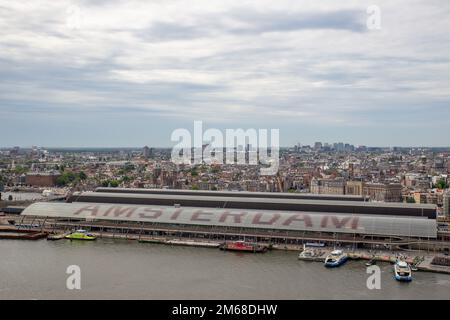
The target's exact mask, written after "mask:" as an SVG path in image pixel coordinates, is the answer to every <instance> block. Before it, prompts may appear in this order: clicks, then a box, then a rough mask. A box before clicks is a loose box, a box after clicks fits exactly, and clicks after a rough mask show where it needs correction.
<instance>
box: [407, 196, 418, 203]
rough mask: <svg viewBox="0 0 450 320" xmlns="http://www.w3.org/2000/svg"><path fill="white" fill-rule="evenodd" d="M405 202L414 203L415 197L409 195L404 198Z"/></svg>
mask: <svg viewBox="0 0 450 320" xmlns="http://www.w3.org/2000/svg"><path fill="white" fill-rule="evenodd" d="M406 202H407V203H416V199H414V198H413V197H409V198H406Z"/></svg>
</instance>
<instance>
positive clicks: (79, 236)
mask: <svg viewBox="0 0 450 320" xmlns="http://www.w3.org/2000/svg"><path fill="white" fill-rule="evenodd" d="M65 238H66V239H70V240H95V239H97V237H96V236H94V235H92V234H90V233H87V231H86V230H82V229H79V230H76V231H75V232H72V233H71V234H68V235H67V236H65Z"/></svg>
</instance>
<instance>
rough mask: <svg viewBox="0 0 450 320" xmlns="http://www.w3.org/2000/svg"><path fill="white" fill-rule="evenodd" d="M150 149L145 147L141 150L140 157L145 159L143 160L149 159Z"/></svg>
mask: <svg viewBox="0 0 450 320" xmlns="http://www.w3.org/2000/svg"><path fill="white" fill-rule="evenodd" d="M150 151H151V150H150V148H149V147H147V146H145V147H144V148H143V149H142V156H143V157H144V158H145V159H148V158H149V157H150Z"/></svg>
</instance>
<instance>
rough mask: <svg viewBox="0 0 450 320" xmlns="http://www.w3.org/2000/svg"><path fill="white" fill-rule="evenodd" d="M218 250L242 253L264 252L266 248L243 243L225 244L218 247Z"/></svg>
mask: <svg viewBox="0 0 450 320" xmlns="http://www.w3.org/2000/svg"><path fill="white" fill-rule="evenodd" d="M220 250H230V251H244V252H255V253H256V252H258V253H260V252H266V251H267V247H266V246H262V245H259V244H256V243H248V242H245V241H232V242H225V243H223V244H222V245H221V246H220Z"/></svg>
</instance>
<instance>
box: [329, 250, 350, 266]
mask: <svg viewBox="0 0 450 320" xmlns="http://www.w3.org/2000/svg"><path fill="white" fill-rule="evenodd" d="M347 260H348V255H347V254H346V253H344V252H343V251H342V250H334V251H332V252H331V253H330V254H329V255H327V257H326V258H325V267H327V268H334V267H339V266H341V265H343V264H344V263H345V262H346V261H347Z"/></svg>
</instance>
